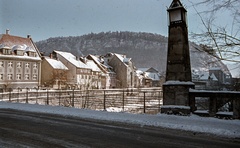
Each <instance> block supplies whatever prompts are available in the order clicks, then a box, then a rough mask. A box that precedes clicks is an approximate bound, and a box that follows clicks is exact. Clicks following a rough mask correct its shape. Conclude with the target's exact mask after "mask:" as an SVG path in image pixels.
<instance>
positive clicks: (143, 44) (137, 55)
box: [36, 32, 228, 72]
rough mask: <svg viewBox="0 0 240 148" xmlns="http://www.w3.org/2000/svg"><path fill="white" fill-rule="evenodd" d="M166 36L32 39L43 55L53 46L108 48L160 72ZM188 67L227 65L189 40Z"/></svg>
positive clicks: (84, 50)
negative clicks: (189, 61)
mask: <svg viewBox="0 0 240 148" xmlns="http://www.w3.org/2000/svg"><path fill="white" fill-rule="evenodd" d="M167 42H168V39H167V37H164V36H162V35H159V34H152V33H142V32H140V33H135V32H106V33H104V32H101V33H98V34H94V33H91V34H87V35H83V36H76V37H72V36H70V37H56V38H49V39H47V40H43V41H39V42H36V45H37V47H38V49H39V50H40V51H41V52H43V53H44V54H45V55H49V53H50V52H52V51H53V50H61V51H67V52H71V53H73V54H74V55H76V56H84V55H88V54H96V55H105V54H106V53H108V52H115V53H120V54H126V55H127V57H129V58H132V60H133V62H134V64H135V66H136V67H137V68H146V67H154V68H156V69H158V70H159V71H160V72H164V71H165V69H166V60H167ZM190 52H191V64H192V69H196V70H201V71H202V70H207V69H208V68H210V67H221V68H222V69H223V70H225V71H228V69H227V67H226V66H225V65H224V64H223V63H222V62H221V61H218V60H217V59H216V58H215V57H213V56H211V55H209V54H208V52H205V51H204V50H203V49H202V47H200V46H198V45H197V44H195V43H190Z"/></svg>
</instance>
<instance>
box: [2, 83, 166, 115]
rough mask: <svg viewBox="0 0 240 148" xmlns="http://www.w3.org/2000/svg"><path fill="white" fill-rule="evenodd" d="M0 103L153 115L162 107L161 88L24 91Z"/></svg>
mask: <svg viewBox="0 0 240 148" xmlns="http://www.w3.org/2000/svg"><path fill="white" fill-rule="evenodd" d="M0 101H8V102H19V103H29V104H42V105H52V106H65V107H75V108H86V109H92V110H107V111H110V112H130V113H148V114H156V113H159V112H160V106H161V105H162V90H161V88H131V89H130V88H128V89H93V90H84V91H83V90H24V91H19V90H17V91H13V92H2V93H0Z"/></svg>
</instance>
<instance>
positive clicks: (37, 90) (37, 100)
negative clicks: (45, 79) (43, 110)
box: [36, 88, 38, 104]
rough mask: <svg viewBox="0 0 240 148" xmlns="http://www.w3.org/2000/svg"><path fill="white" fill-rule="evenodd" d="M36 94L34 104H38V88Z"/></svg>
mask: <svg viewBox="0 0 240 148" xmlns="http://www.w3.org/2000/svg"><path fill="white" fill-rule="evenodd" d="M36 91H37V94H36V104H38V88H37V89H36Z"/></svg>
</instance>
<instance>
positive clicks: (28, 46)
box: [0, 34, 41, 60]
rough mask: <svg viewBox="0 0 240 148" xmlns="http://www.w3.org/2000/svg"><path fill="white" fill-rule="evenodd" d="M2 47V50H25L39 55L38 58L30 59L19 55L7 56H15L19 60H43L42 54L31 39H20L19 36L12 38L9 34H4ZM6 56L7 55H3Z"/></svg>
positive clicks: (0, 38) (0, 45)
mask: <svg viewBox="0 0 240 148" xmlns="http://www.w3.org/2000/svg"><path fill="white" fill-rule="evenodd" d="M0 47H1V48H9V49H12V50H13V51H14V50H23V51H25V52H27V51H32V52H36V53H37V55H36V57H29V56H26V55H25V56H17V55H6V56H15V57H19V58H21V57H22V58H31V59H38V60H41V58H40V56H41V55H40V52H39V50H38V49H37V47H36V45H35V44H34V42H33V41H32V39H31V38H24V37H19V36H12V35H9V34H2V35H0ZM1 56H5V55H1Z"/></svg>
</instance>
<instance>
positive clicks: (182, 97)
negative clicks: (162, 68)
mask: <svg viewBox="0 0 240 148" xmlns="http://www.w3.org/2000/svg"><path fill="white" fill-rule="evenodd" d="M167 11H168V17H169V26H168V29H169V32H168V33H169V34H168V53H167V68H166V82H165V83H164V84H163V105H164V106H171V105H173V106H189V102H190V101H189V97H188V96H189V95H188V94H189V88H194V84H193V83H192V82H191V81H192V75H191V64H190V53H189V43H188V29H187V11H186V9H185V8H184V7H183V5H182V3H181V2H180V0H173V1H172V3H171V5H170V7H169V8H168V9H167ZM164 106H163V107H162V109H161V111H162V112H165V111H166V110H165V111H164V109H163V108H164ZM168 109H170V108H168ZM168 109H167V110H168ZM189 109H190V107H189Z"/></svg>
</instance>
